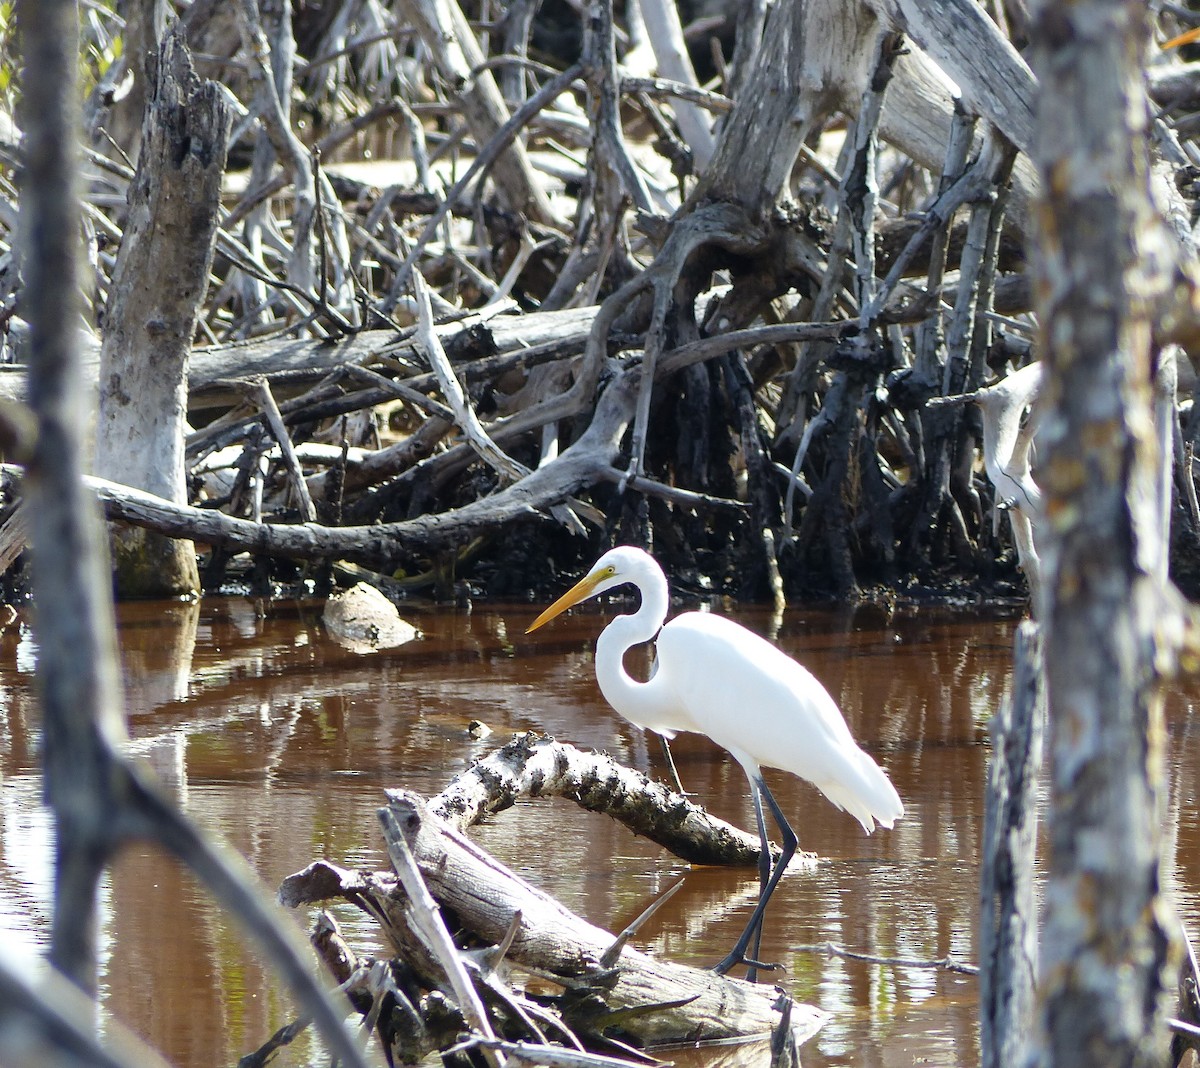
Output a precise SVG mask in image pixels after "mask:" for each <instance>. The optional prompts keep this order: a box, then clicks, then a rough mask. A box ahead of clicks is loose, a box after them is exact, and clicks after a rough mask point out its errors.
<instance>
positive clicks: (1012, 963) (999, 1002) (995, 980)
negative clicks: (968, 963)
mask: <svg viewBox="0 0 1200 1068" xmlns="http://www.w3.org/2000/svg"><path fill="white" fill-rule="evenodd" d="M1041 653H1042V644H1041V639H1040V638H1039V636H1038V631H1037V626H1036V625H1035V624H1033V623H1029V622H1026V623H1023V624H1022V625H1021V627H1020V628H1019V629H1018V631H1017V637H1016V640H1015V641H1014V643H1013V688H1012V689H1013V692H1012V699H1011V700H1010V701H1006V702H1005V703H1004V706H1003V707H1001V708H1000V709H999V711H998V712H997V713H996V716H995V718H994V720H993V722H992V727H991V732H990V733H991V742H992V755H991V761H990V763H989V766H988V778H987V799H986V814H985V817H984V829H983V857H982V872H981V874H980V893H979V915H980V933H979V1004H980V1009H979V1016H980V1020H979V1039H980V1046H981V1048H982V1053H983V1058H982V1063H983V1068H1005V1066H1006V1065H1014V1064H1023V1063H1025V1051H1026V1049H1027V1047H1028V1042H1029V1031H1030V1028H1031V1026H1032V1024H1033V1008H1034V1003H1033V999H1034V984H1035V983H1036V982H1037V899H1036V897H1035V895H1034V885H1033V870H1034V858H1035V857H1036V854H1037V793H1038V789H1037V787H1038V773H1039V769H1040V767H1041V763H1042V736H1043V734H1044V732H1045V721H1046V691H1045V686H1044V684H1043V681H1042V677H1043V670H1044V668H1043V662H1042V655H1041Z"/></svg>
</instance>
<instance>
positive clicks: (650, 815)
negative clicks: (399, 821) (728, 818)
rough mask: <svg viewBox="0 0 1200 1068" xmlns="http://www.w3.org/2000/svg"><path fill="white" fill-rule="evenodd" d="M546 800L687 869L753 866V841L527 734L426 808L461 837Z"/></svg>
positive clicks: (654, 787)
mask: <svg viewBox="0 0 1200 1068" xmlns="http://www.w3.org/2000/svg"><path fill="white" fill-rule="evenodd" d="M551 796H553V797H565V798H568V799H569V800H572V801H574V802H576V803H577V804H578V805H579V806H580V807H582V808H585V809H587V810H588V811H589V812H602V813H604V814H605V815H608V816H611V817H612V818H613V819H615V820H619V821H620V822H621V823H623V824H624V825H625V826H626V827H628V828H629V829H630V830H631V831H633V833H634V834H640V835H642V836H643V837H645V838H649V839H650V840H651V841H652V842H657V843H658V844H659V845H661V846H663V847H664V848H665V849H669V850H670V851H671V852H672V853H674V854H675V855H676V856H677V857H679V858H680V859H682V860H686V861H688V862H689V863H691V864H711V865H718V864H722V865H730V866H735V865H742V866H745V867H754V866H756V865H757V864H758V857H759V850H760V845H759V838H758V835H756V834H748V833H747V832H746V831H743V830H740V829H739V828H737V827H734V826H732V825H731V824H729V823H726V822H725V821H724V820H721V819H717V818H716V817H715V816H711V815H709V814H708V813H707V812H705V811H704V809H703V808H701V807H700V806H699V805H695V804H693V803H692V802H691V801H689V800H688V799H687V798H686V797H683V796H682V795H680V794H677V793H675V792H674V791H673V790H671V789H670V788H669V787H667V786H664V785H663V784H662V783H657V782H653V781H652V780H651V779H649V778H647V777H646V776H645V775H643V774H642V773H641V772H640V771H634V770H633V769H632V768H626V767H623V766H622V765H620V764H618V763H617V762H616V761H615V760H613V759H612V758H611V757H608V756H605V755H604V754H603V753H592V752H587V751H585V750H581V749H577V748H575V746H573V745H569V744H568V743H565V742H558V741H555V740H554V739H553V738H545V737H543V738H539V737H537V736H536V735H534V734H531V733H527V734H518V735H516V736H515V737H514V738H513V739H512V741H510V742H509V743H508V744H507V745H505V746H502V747H501V748H500V749H496V750H494V751H493V752H491V753H489V754H488V755H487V756H485V757H483V758H482V759H481V760H479V761H477V762H476V763H474V764H473V765H472V766H471V767H469V768H468V769H467V770H466V771H464V772H462V773H461V774H460V775H457V776H455V778H454V780H453V781H452V782H451V783H450V784H449V785H447V786H446V788H445V789H444V790H442V791H441V793H439V794H438V795H437V797H435V798H433V799H432V800H431V801H430V802H429V808H430V811H431V812H433V813H434V814H435V815H436V816H438V817H439V818H440V819H441V820H442V821H443V822H444V823H445V824H446V825H447V826H448V827H451V828H453V829H454V830H456V831H459V832H463V831H466V830H467V828H468V827H471V826H474V825H475V824H476V823H478V822H479V821H480V820H482V819H485V818H486V817H488V816H492V815H494V814H495V813H497V812H502V811H503V810H504V809H506V808H510V807H511V806H512V805H514V804H516V802H517V801H518V800H520V799H522V798H527V797H528V798H534V797H551ZM815 863H816V860H815V857H814V856H813V854H811V853H801V854H797V857H796V859H795V860H794V861H793V864H795V865H797V866H799V865H807V866H812V865H813V864H815Z"/></svg>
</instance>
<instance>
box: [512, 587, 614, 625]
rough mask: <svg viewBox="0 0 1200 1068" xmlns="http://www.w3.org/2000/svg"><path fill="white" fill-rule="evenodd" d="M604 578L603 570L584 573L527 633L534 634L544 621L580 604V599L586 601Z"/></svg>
mask: <svg viewBox="0 0 1200 1068" xmlns="http://www.w3.org/2000/svg"><path fill="white" fill-rule="evenodd" d="M602 578H604V573H603V571H600V572H592V573H591V574H588V575H584V577H583V578H581V579H580V580H579V581H578V582H577V583H575V585H574V586H572V587H571V588H570V589H569V590H567V592H566V593H564V594H563V595H562V596H561V597H560V598H559V599H558V600H557V601H555V602H554V604H552V605H551V606H550V607H549V608H547V609H546V611H544V612H543V613H542V614H541V615H540V616H538V617H537V619H535V620H534V621H533V622H532V623H530V624H529V626H528V627H526V628H525V633H526V634H532V633H533V632H534V631H535V630H537V629H538V627H540V626H541V625H542V624H543V623H549V622H550V620H552V619H553V618H554V617H555V616H557V615H561V614H562V613H563V612H565V611H566V610H567V609H568V608H570V607H572V606H573V605H577V604H579V602H580V601H586V600H587V599H588V598H589V597H591V595H592V594H593V593H595V592H596V587H597V586H599V585H600V580H601V579H602Z"/></svg>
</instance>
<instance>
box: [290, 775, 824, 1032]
mask: <svg viewBox="0 0 1200 1068" xmlns="http://www.w3.org/2000/svg"><path fill="white" fill-rule="evenodd" d="M386 812H387V813H388V814H389V816H390V819H391V820H394V821H395V822H394V825H393V824H391V823H390V820H383V819H382V814H381V821H382V822H383V823H384V825H385V836H388V834H389V833H391V834H395V833H396V829H397V828H398V833H399V834H400V835H401V836H402V837H403V840H404V844H405V845H406V846H407V848H408V849H409V850H410V851H411V853H412V855H413V857H414V858H415V860H416V863H417V866H418V868H419V870H420V872H421V874H422V876H423V877H424V879H425V882H426V884H427V886H428V888H429V891H430V893H431V894H432V895H433V897H434V899H435V900H436V901H437V903H438V904H439V905H440V907H441V909H442V910H443V911H447V910H449V912H451V913H452V914H453V916H454V919H455V923H456V925H457V928H458V930H459V932H460V940H461V938H463V937H465V938H467V939H469V940H471V942H472V943H474V944H482V945H484V946H496V945H500V944H503V945H505V947H506V951H505V953H504V959H505V962H506V963H507V964H509V965H512V966H515V967H517V968H519V969H521V970H523V971H527V972H530V973H531V974H534V975H536V976H538V977H539V979H541V980H542V981H543V982H547V981H549V982H552V983H554V984H556V985H557V986H559V987H560V988H561V991H562V993H561V994H560V995H558V996H555V997H552V998H548V999H543V1000H544V1002H545V1003H548V1004H550V1005H552V1006H553V1008H554V1010H555V1011H556V1012H557V1013H558V1014H560V1015H561V1017H562V1019H563V1021H564V1023H565V1025H566V1026H567V1027H569V1028H570V1030H571V1031H572V1032H573V1033H575V1034H577V1035H581V1036H594V1037H595V1038H597V1039H602V1038H606V1037H607V1038H615V1039H619V1040H620V1041H623V1042H629V1043H632V1044H634V1045H636V1046H640V1047H653V1046H657V1045H662V1044H670V1043H679V1042H688V1043H697V1042H707V1041H723V1042H724V1041H729V1040H731V1039H761V1040H766V1039H768V1038H769V1036H770V1035H771V1033H772V1032H773V1031H774V1030H775V1029H776V1028H777V1026H778V1025H779V1022H780V1018H781V1016H780V1008H779V1007H777V1003H778V1000H779V994H778V992H777V991H776V990H775V989H773V988H772V987H769V986H759V985H756V984H752V983H748V982H745V981H743V980H739V979H730V978H727V977H724V976H719V975H717V974H716V973H714V972H710V971H706V970H703V969H699V968H691V967H687V966H685V965H680V964H675V963H673V962H671V961H665V960H659V959H656V958H654V957H651V956H649V955H648V954H645V953H642V952H639V951H638V950H635V949H631V948H630V947H629V946H628V945H625V944H624V943H623V941H621V940H619V939H618V938H617V936H614V935H613V934H611V933H609V932H608V931H604V930H602V929H601V928H599V927H596V926H594V925H592V924H590V923H588V922H586V921H585V920H583V919H582V918H580V917H579V916H576V915H575V914H574V913H572V912H570V911H568V910H567V909H565V908H564V907H563V906H562V905H560V904H559V903H558V902H557V901H555V900H554V899H553V898H551V897H550V896H549V895H547V894H545V893H543V892H542V891H540V890H538V889H537V888H536V887H534V886H532V885H530V884H529V883H527V882H525V881H524V880H523V879H521V878H520V877H519V876H517V875H516V874H515V873H514V872H512V871H511V870H510V869H508V868H507V867H505V866H504V865H502V864H500V863H499V862H498V861H497V860H495V858H493V857H491V856H490V855H489V854H487V853H486V852H484V851H483V850H482V849H480V848H479V847H478V846H476V845H475V844H474V843H472V842H471V841H470V840H468V839H467V838H465V837H464V836H463V835H461V834H460V833H459V832H458V831H456V830H454V829H453V828H451V827H449V826H448V825H447V824H446V823H445V822H444V821H443V820H441V819H440V818H439V817H438V816H437V815H436V814H435V813H434V812H433V811H432V810H431V809H430V806H429V805H428V804H427V803H426V802H425V801H424V799H422V798H421V797H420V796H418V795H416V794H414V793H411V792H409V791H404V790H394V791H389V792H388V806H387V809H386ZM389 825H390V826H392V827H393V830H392V831H391V832H388V831H387V829H386V828H387V827H388V826H389ZM280 896H281V899H282V900H283V901H284V903H285V904H288V905H292V906H295V905H299V904H305V903H312V902H314V901H318V900H327V899H329V898H332V897H340V898H344V899H345V900H349V901H351V902H353V903H355V904H357V905H358V906H359V907H361V908H364V909H365V910H366V911H367V912H368V913H370V914H371V915H373V916H375V917H376V918H377V919H378V920H379V921H380V922H381V923H382V924H383V925H384V928H385V931H386V933H387V934H388V937H389V939H391V941H392V943H393V944H394V945H396V946H400V947H403V946H406V945H411V944H412V943H413V941H414V939H415V936H414V935H413V934H412V931H411V927H410V924H409V922H408V920H407V919H406V916H405V913H406V910H407V908H408V907H409V906H410V903H409V902H408V900H407V898H406V896H405V895H404V894H403V892H402V891H401V890H400V889H399V888H398V886H397V884H396V882H395V880H394V879H393V878H392V877H391V876H383V875H379V874H375V875H363V874H359V873H346V872H343V871H341V870H340V869H337V868H335V867H334V866H332V865H328V864H324V863H322V864H317V865H311V866H310V867H309V868H307V869H305V871H303V872H300V873H297V874H296V875H293V876H291V877H289V878H288V879H287V880H286V881H285V883H284V885H283V887H282V889H281V891H280ZM416 940H417V941H419V939H416ZM497 963H498V962H495V961H492V962H490V966H492V967H495V966H496V964H497ZM419 967H428V961H427V955H426V962H425V964H423V965H419ZM790 1011H791V1017H790V1020H791V1030H792V1034H793V1036H794V1037H795V1040H796V1042H797V1044H799V1043H802V1042H804V1041H806V1040H807V1039H808V1038H811V1037H812V1035H814V1034H816V1032H817V1031H818V1030H819V1029H820V1027H821V1026H822V1025H823V1024H824V1022H825V1020H826V1018H827V1014H826V1013H825V1012H824V1011H822V1010H821V1009H818V1008H816V1007H814V1006H808V1005H801V1004H796V1003H793V1004H792V1005H791V1006H790Z"/></svg>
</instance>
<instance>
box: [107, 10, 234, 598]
mask: <svg viewBox="0 0 1200 1068" xmlns="http://www.w3.org/2000/svg"><path fill="white" fill-rule="evenodd" d="M153 66H154V67H155V76H154V85H153V90H152V93H151V97H150V101H149V105H148V107H147V111H146V118H145V123H144V128H143V135H142V153H141V158H140V162H139V165H138V172H137V177H136V179H135V181H134V183H133V185H132V186H131V187H130V202H129V219H128V222H127V224H126V227H125V233H124V237H123V240H122V242H121V249H120V252H119V253H118V256H117V266H116V270H115V273H114V276H113V285H112V291H111V296H110V299H109V306H108V310H107V313H106V322H105V333H104V344H103V347H102V349H101V354H100V381H101V384H102V385H101V394H100V421H99V424H98V426H97V430H96V465H95V466H96V471H97V473H98V474H100V475H101V476H102V477H104V478H109V479H112V480H114V481H117V482H122V483H125V484H126V485H130V486H134V487H136V488H138V489H142V490H146V491H148V492H150V493H154V494H156V495H158V496H160V497H164V498H166V499H167V500H170V501H175V502H178V503H184V502H186V500H187V494H186V486H185V484H184V465H183V461H184V453H183V446H184V434H185V429H186V426H185V419H186V413H187V362H188V354H189V353H190V351H191V346H192V336H193V334H194V332H195V329H196V321H197V317H198V315H199V311H200V302H201V301H202V300H203V298H204V292H205V289H206V287H207V285H208V272H209V269H210V267H211V266H212V259H213V248H214V235H215V232H216V227H217V213H218V208H219V204H220V193H221V175H222V173H223V171H224V168H225V151H226V142H227V140H228V136H229V123H230V112H229V106H228V104H227V103H226V101H225V99H224V98H223V97H222V95H221V92H220V90H219V89H218V87H217V86H216V85H215V84H213V83H211V82H210V83H205V84H201V82H200V80H199V79H198V78H197V77H196V74H195V72H194V71H193V69H192V65H191V58H190V56H189V54H188V51H187V46H186V45H185V44H184V41H183V36H182V33H181V32H179V31H176V32H174V33H172V34H171V35H170V36H169V37H168V38H167V39H166V41H165V42H164V45H163V48H162V50H161V52H160V54H159V57H158V62H157V64H153ZM112 553H113V564H114V568H115V571H116V586H117V591H118V593H119V594H120V595H121V596H126V597H164V596H168V597H169V596H178V595H181V594H184V595H191V594H194V593H196V592H197V591H198V590H199V587H200V580H199V574H198V572H197V568H196V556H195V550H194V549H193V547H192V546H191V545H190V544H188V543H187V542H181V541H175V540H172V539H170V538H164V537H161V536H160V535H158V534H155V533H153V532H150V531H147V530H145V529H142V528H137V527H124V526H118V527H114V528H113V530H112Z"/></svg>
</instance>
